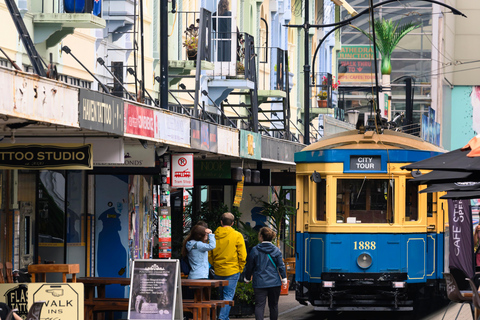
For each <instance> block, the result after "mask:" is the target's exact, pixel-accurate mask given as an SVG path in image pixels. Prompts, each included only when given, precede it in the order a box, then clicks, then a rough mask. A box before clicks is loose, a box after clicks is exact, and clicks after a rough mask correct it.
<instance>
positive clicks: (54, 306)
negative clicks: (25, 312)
mask: <svg viewBox="0 0 480 320" xmlns="http://www.w3.org/2000/svg"><path fill="white" fill-rule="evenodd" d="M35 301H45V304H44V305H43V308H42V313H41V319H57V320H83V319H84V316H83V301H84V296H83V283H29V284H28V305H29V307H30V306H31V305H32V304H33V302H35Z"/></svg>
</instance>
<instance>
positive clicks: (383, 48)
mask: <svg viewBox="0 0 480 320" xmlns="http://www.w3.org/2000/svg"><path fill="white" fill-rule="evenodd" d="M374 23H375V40H376V41H375V44H376V45H377V50H378V51H379V52H380V54H381V55H382V65H381V71H382V74H390V73H391V72H392V64H391V61H390V59H391V58H392V52H393V50H394V49H395V47H396V46H397V45H398V43H399V42H400V40H402V38H403V37H405V36H406V35H407V34H408V33H409V32H411V31H413V30H415V29H417V28H418V27H420V24H414V23H412V22H409V23H405V24H402V25H400V26H399V25H398V23H394V22H392V20H391V19H390V20H385V19H381V20H380V19H375V21H374ZM352 27H353V28H355V29H357V30H358V31H360V32H361V33H363V34H364V35H366V36H367V37H368V38H369V39H370V41H372V42H373V35H371V34H370V33H368V32H366V31H365V30H362V29H360V28H359V27H356V26H352Z"/></svg>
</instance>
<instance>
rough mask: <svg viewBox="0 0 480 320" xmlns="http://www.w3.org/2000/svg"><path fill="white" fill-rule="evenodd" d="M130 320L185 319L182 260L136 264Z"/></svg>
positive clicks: (129, 307)
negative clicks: (183, 310)
mask: <svg viewBox="0 0 480 320" xmlns="http://www.w3.org/2000/svg"><path fill="white" fill-rule="evenodd" d="M132 268H133V274H132V282H131V285H130V288H131V289H130V297H129V302H128V319H130V320H136V319H149V320H155V319H168V320H175V319H182V318H183V312H182V290H181V286H182V284H181V279H180V265H179V263H178V260H160V259H157V260H156V259H148V260H134V261H133V267H132Z"/></svg>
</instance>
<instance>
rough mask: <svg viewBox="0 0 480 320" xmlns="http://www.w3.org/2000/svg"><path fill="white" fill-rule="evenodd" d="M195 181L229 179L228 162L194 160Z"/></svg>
mask: <svg viewBox="0 0 480 320" xmlns="http://www.w3.org/2000/svg"><path fill="white" fill-rule="evenodd" d="M193 168H194V171H195V179H230V178H231V170H230V160H218V161H215V160H196V161H195V163H194V165H193Z"/></svg>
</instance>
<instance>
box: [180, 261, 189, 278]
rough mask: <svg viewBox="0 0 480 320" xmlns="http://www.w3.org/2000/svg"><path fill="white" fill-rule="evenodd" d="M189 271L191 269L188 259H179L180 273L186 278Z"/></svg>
mask: <svg viewBox="0 0 480 320" xmlns="http://www.w3.org/2000/svg"><path fill="white" fill-rule="evenodd" d="M190 269H191V268H190V262H189V261H188V257H182V258H181V259H180V271H182V273H183V274H184V275H186V276H187V275H188V274H189V273H190Z"/></svg>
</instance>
